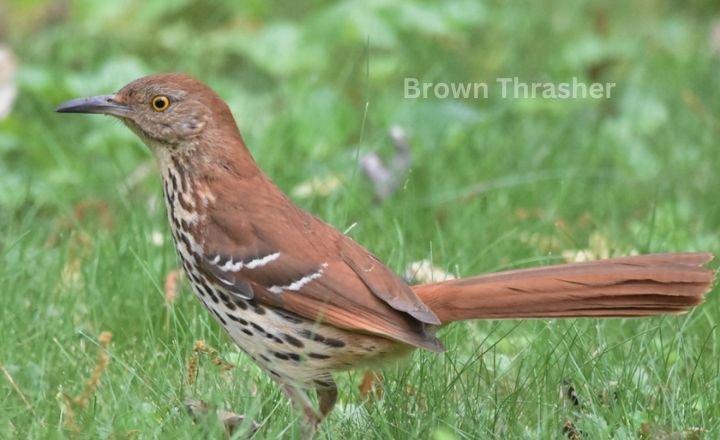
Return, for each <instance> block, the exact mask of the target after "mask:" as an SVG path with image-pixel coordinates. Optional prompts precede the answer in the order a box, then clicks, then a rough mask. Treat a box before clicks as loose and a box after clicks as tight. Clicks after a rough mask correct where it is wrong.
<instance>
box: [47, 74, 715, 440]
mask: <svg viewBox="0 0 720 440" xmlns="http://www.w3.org/2000/svg"><path fill="white" fill-rule="evenodd" d="M57 111H58V112H64V113H102V114H106V115H112V116H116V117H118V118H120V119H121V120H122V121H123V122H124V123H125V124H126V125H127V126H128V127H130V129H132V130H133V131H134V132H135V133H136V134H137V135H138V136H139V137H140V138H141V139H142V140H143V142H145V144H146V145H147V146H148V147H149V148H150V149H151V150H152V152H153V154H154V155H155V158H156V160H157V163H158V166H159V168H160V173H161V174H162V181H163V186H164V189H165V201H166V205H167V211H168V218H169V220H170V228H171V230H172V235H173V238H174V240H175V246H176V248H177V251H178V254H179V257H180V260H181V262H182V266H183V268H184V269H185V273H186V274H187V277H188V279H189V280H190V282H191V284H192V288H193V291H194V292H195V293H196V294H197V296H198V297H199V298H200V300H201V301H202V302H203V304H204V305H205V307H206V308H207V309H208V310H209V311H210V313H211V314H212V315H213V316H214V317H215V319H217V320H218V321H219V322H220V324H221V325H222V326H223V328H224V329H225V330H226V331H227V333H228V334H229V335H230V337H232V339H233V340H234V341H235V343H236V344H237V345H238V346H239V347H240V349H241V350H243V351H244V352H245V353H247V354H248V355H249V356H250V357H251V358H252V359H253V360H254V361H255V362H256V363H257V364H258V365H259V366H260V367H261V368H262V369H263V370H265V371H266V372H267V373H268V374H269V375H270V377H272V378H273V379H274V380H275V381H276V382H278V383H279V384H280V385H281V386H282V389H283V391H284V392H285V394H286V395H287V397H288V398H289V399H290V400H291V401H292V402H293V403H295V404H296V405H298V406H299V407H300V408H301V409H302V410H303V412H304V414H305V417H306V421H307V422H308V426H309V429H310V432H313V431H314V429H315V428H316V426H317V425H318V423H319V422H320V421H321V420H322V418H323V417H325V416H326V415H327V414H328V413H329V412H330V411H331V410H332V408H333V405H334V404H335V400H336V398H337V390H336V387H335V382H334V381H333V378H332V373H334V372H336V371H341V370H347V369H351V368H353V367H357V366H359V365H367V364H368V362H369V361H377V360H382V359H387V358H390V357H396V356H400V355H403V354H405V353H408V352H410V351H411V350H413V349H414V348H416V347H419V348H424V349H426V350H430V351H443V345H442V343H441V342H440V341H439V340H438V339H437V338H436V337H435V331H436V330H437V328H438V327H440V326H442V325H445V324H448V323H450V322H453V321H460V320H466V319H514V318H567V317H612V316H615V317H626V316H647V315H657V314H665V313H680V312H684V311H686V310H688V309H689V308H690V307H693V306H695V305H697V304H699V303H700V302H702V300H703V296H704V294H705V293H706V292H707V291H708V290H709V289H710V287H711V283H712V280H713V277H714V274H713V271H711V270H710V269H707V268H705V267H703V265H704V264H705V263H706V262H708V261H709V260H710V259H711V258H712V255H711V254H709V253H671V254H660V255H645V256H634V257H625V258H614V259H610V260H605V261H596V262H589V263H579V264H566V265H558V266H548V267H539V268H534V269H521V270H513V271H508V272H502V273H496V274H491V275H483V276H476V277H472V278H465V279H460V280H454V281H445V282H438V283H431V284H424V285H419V286H408V285H407V284H406V283H405V282H404V281H403V280H402V279H400V278H399V277H397V276H396V275H394V274H393V273H392V272H391V271H390V270H389V269H388V268H387V267H386V266H385V265H383V263H382V262H380V260H378V259H377V257H375V256H374V255H373V254H371V253H370V252H368V251H367V250H365V249H364V248H362V247H361V246H360V245H358V244H357V243H355V242H354V241H353V240H352V239H350V238H349V237H347V236H345V235H343V234H342V233H340V232H338V231H337V230H336V229H334V228H332V227H331V226H329V225H327V224H326V223H324V222H323V221H321V220H320V219H318V218H316V217H314V216H312V215H311V214H309V213H307V212H305V211H303V210H302V209H300V208H298V207H297V206H295V205H294V204H293V203H292V202H291V201H290V200H289V199H288V198H287V196H285V195H284V194H283V193H282V192H281V191H280V189H278V187H277V186H275V185H274V184H273V183H272V182H271V181H270V179H269V178H268V177H267V176H266V175H265V174H263V172H262V171H261V170H260V169H259V168H258V167H257V165H256V164H255V161H254V160H253V158H252V156H251V155H250V153H249V151H248V149H247V148H246V146H245V143H244V142H243V139H242V137H241V135H240V132H239V131H238V128H237V126H236V124H235V120H234V119H233V116H232V114H231V113H230V110H229V108H228V106H227V105H226V104H225V102H223V100H222V99H220V98H219V97H218V96H217V95H216V94H215V93H214V92H213V91H212V90H210V89H209V88H208V87H207V86H205V85H203V84H202V83H200V82H199V81H197V80H195V79H193V78H190V77H188V76H185V75H180V74H160V75H152V76H147V77H143V78H140V79H138V80H135V81H133V82H131V83H130V84H128V85H126V86H125V87H123V88H122V89H121V90H120V91H119V92H117V93H116V94H114V95H106V96H94V97H89V98H80V99H76V100H72V101H69V102H66V103H64V104H62V105H60V106H59V107H58V108H57ZM313 389H314V390H316V392H317V395H318V400H319V411H318V410H315V409H314V407H313V405H312V403H311V401H310V400H309V398H308V392H310V391H311V390H313Z"/></svg>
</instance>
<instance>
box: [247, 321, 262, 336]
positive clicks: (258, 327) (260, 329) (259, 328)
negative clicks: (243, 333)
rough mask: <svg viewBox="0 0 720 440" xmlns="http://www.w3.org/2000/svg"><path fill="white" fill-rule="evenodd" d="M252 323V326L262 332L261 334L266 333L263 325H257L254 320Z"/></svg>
mask: <svg viewBox="0 0 720 440" xmlns="http://www.w3.org/2000/svg"><path fill="white" fill-rule="evenodd" d="M250 325H251V326H252V328H254V329H255V330H256V331H257V332H258V333H260V334H261V335H264V334H265V329H264V328H262V327H260V326H259V325H257V324H256V323H254V322H252V321H251V322H250Z"/></svg>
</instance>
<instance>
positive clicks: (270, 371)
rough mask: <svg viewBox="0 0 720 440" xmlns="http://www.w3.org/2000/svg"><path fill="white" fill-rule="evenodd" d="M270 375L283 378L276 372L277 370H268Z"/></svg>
mask: <svg viewBox="0 0 720 440" xmlns="http://www.w3.org/2000/svg"><path fill="white" fill-rule="evenodd" d="M268 373H270V374H271V375H273V376H275V377H281V376H280V375H279V374H278V372H277V371H275V370H268Z"/></svg>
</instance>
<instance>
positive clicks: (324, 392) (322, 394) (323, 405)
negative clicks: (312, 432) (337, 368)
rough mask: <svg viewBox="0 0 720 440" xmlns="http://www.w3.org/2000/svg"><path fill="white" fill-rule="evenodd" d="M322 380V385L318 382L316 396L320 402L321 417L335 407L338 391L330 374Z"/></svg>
mask: <svg viewBox="0 0 720 440" xmlns="http://www.w3.org/2000/svg"><path fill="white" fill-rule="evenodd" d="M322 382H323V385H322V386H320V385H319V384H318V387H317V396H318V401H319V403H320V415H321V417H322V418H325V417H326V416H327V415H328V414H330V412H331V411H332V410H333V408H334V407H335V402H337V396H338V391H337V384H335V381H334V380H333V378H332V377H331V376H328V377H327V378H326V379H324V380H323V381H322Z"/></svg>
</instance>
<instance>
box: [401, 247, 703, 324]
mask: <svg viewBox="0 0 720 440" xmlns="http://www.w3.org/2000/svg"><path fill="white" fill-rule="evenodd" d="M712 257H713V256H712V254H709V253H671V254H657V255H641V256H634V257H622V258H612V259H609V260H601V261H593V262H588V263H573V264H563V265H557V266H547V267H538V268H532V269H520V270H511V271H507V272H499V273H494V274H489V275H480V276H475V277H471V278H464V279H459V280H451V281H443V282H438V283H430V284H423V285H419V286H413V290H414V291H415V293H417V295H418V296H419V297H420V298H421V299H422V300H423V302H424V303H425V304H427V305H428V306H429V307H430V308H431V309H432V311H433V312H435V314H436V315H437V316H438V318H440V320H441V321H442V322H443V323H444V324H446V323H449V322H453V321H460V320H466V319H515V318H570V317H612V316H616V317H622V316H647V315H658V314H666V313H682V312H684V311H686V310H688V309H690V308H691V307H693V306H696V305H698V304H700V303H701V302H702V301H703V296H704V295H705V293H707V292H708V291H709V290H710V288H711V287H712V282H713V279H714V277H715V271H714V270H712V269H708V268H706V267H704V264H705V263H707V262H708V261H710V260H711V259H712Z"/></svg>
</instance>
